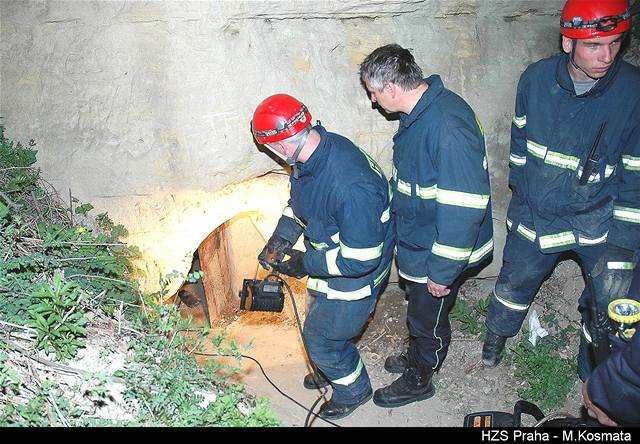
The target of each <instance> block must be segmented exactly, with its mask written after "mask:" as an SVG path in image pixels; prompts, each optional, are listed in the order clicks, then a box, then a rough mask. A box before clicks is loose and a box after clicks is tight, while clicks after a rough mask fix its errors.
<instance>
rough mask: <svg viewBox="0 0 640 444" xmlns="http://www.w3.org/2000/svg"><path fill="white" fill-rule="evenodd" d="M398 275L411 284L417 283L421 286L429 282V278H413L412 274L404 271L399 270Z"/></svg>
mask: <svg viewBox="0 0 640 444" xmlns="http://www.w3.org/2000/svg"><path fill="white" fill-rule="evenodd" d="M398 274H399V275H400V276H402V277H403V278H405V279H407V280H409V281H411V282H417V283H419V284H426V283H427V281H428V280H429V276H411V275H410V274H407V273H404V272H403V271H402V270H398Z"/></svg>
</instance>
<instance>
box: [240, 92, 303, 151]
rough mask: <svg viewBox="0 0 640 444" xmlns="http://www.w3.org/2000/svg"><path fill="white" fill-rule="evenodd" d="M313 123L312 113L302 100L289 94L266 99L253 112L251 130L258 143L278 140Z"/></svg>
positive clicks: (296, 132)
mask: <svg viewBox="0 0 640 444" xmlns="http://www.w3.org/2000/svg"><path fill="white" fill-rule="evenodd" d="M309 125H311V114H310V113H309V110H307V107H306V106H304V104H303V103H302V102H299V101H298V100H296V99H295V98H294V97H291V96H290V95H288V94H275V95H273V96H270V97H267V98H266V99H264V100H263V101H262V102H261V103H260V105H258V107H257V108H256V110H255V111H254V112H253V119H252V120H251V131H253V136H254V137H255V138H256V140H257V141H258V143H261V144H263V145H264V144H267V143H271V142H278V141H280V140H284V139H288V138H289V137H291V136H295V135H296V134H298V133H299V132H300V131H302V130H304V129H305V128H306V127H308V126H309Z"/></svg>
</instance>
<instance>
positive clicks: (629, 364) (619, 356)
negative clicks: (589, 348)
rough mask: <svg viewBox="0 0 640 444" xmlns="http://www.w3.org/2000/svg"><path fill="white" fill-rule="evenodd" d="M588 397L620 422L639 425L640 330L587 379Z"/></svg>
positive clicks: (621, 423)
mask: <svg viewBox="0 0 640 444" xmlns="http://www.w3.org/2000/svg"><path fill="white" fill-rule="evenodd" d="M588 390H589V398H590V399H591V401H593V402H594V403H595V404H596V405H597V406H598V407H600V408H601V409H602V410H603V411H604V412H605V413H607V415H609V417H610V418H611V419H613V420H614V421H616V422H617V423H618V424H620V425H640V332H636V333H635V334H634V335H633V338H632V339H631V341H630V342H629V343H628V344H627V345H626V347H625V348H624V349H622V350H621V351H617V352H614V353H613V354H611V356H609V358H608V359H607V360H606V361H605V362H603V363H602V364H600V365H599V366H598V367H596V369H595V370H594V371H593V373H592V374H591V377H590V378H589V380H588Z"/></svg>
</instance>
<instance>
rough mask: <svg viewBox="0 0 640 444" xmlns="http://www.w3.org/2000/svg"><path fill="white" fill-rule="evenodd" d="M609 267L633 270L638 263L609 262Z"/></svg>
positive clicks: (611, 268) (610, 268)
mask: <svg viewBox="0 0 640 444" xmlns="http://www.w3.org/2000/svg"><path fill="white" fill-rule="evenodd" d="M607 268H608V269H609V270H633V269H634V268H636V265H635V264H634V263H633V262H617V261H611V262H607Z"/></svg>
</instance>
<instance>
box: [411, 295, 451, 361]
mask: <svg viewBox="0 0 640 444" xmlns="http://www.w3.org/2000/svg"><path fill="white" fill-rule="evenodd" d="M458 287H459V284H458V282H454V284H453V285H451V287H450V288H451V292H450V293H449V294H448V295H447V296H444V297H441V298H436V297H435V296H432V295H431V293H429V290H428V289H427V284H420V283H417V282H407V292H408V293H409V306H408V307H407V320H408V323H409V335H410V337H411V342H410V344H409V356H410V358H411V360H412V361H414V362H415V363H416V364H418V365H419V366H421V367H428V368H434V369H435V368H439V367H440V366H441V365H442V363H443V361H444V359H445V357H446V356H447V351H448V350H449V344H450V342H451V323H450V322H449V311H451V307H452V306H453V303H454V302H455V298H456V295H457V294H458Z"/></svg>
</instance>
